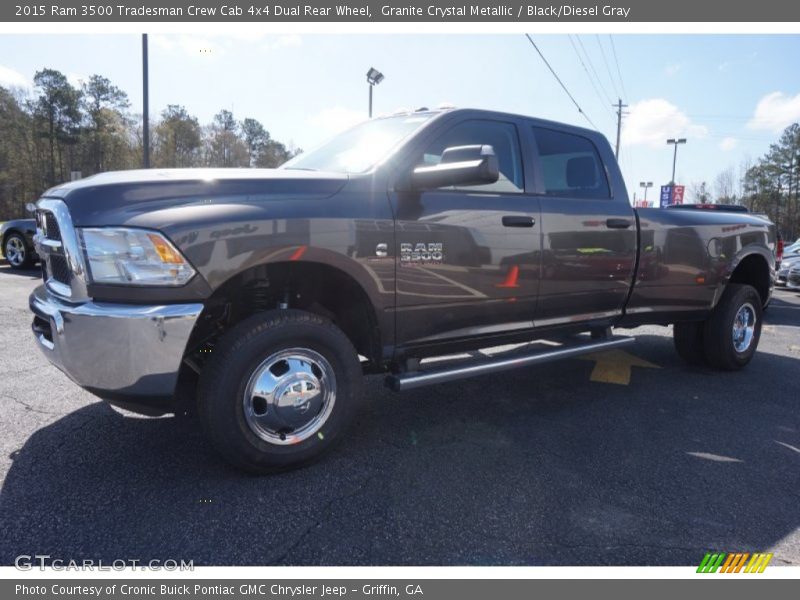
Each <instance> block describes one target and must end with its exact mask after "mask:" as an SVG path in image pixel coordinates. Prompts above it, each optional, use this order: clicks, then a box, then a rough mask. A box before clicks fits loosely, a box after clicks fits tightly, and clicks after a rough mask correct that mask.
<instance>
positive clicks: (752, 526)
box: [0, 336, 800, 565]
mask: <svg viewBox="0 0 800 600" xmlns="http://www.w3.org/2000/svg"><path fill="white" fill-rule="evenodd" d="M638 340H639V341H638V343H637V345H636V346H634V349H633V350H632V351H633V352H634V353H635V354H637V355H638V356H641V357H642V358H645V359H646V360H648V361H652V362H654V363H655V364H657V365H660V366H661V367H662V368H661V369H647V370H644V369H636V370H635V371H634V373H633V379H632V383H631V385H630V386H618V385H607V384H598V383H593V382H590V381H589V373H590V372H591V369H592V366H593V365H592V363H591V362H588V361H576V360H572V361H566V362H562V363H557V364H553V365H549V366H548V367H547V368H544V369H543V368H530V369H524V370H520V371H518V372H514V373H513V374H510V375H509V374H506V375H499V376H490V377H484V378H480V379H474V380H468V381H463V382H459V383H455V384H450V385H442V386H435V387H431V388H427V389H425V388H423V389H421V390H415V391H413V392H408V393H406V394H404V395H399V396H398V395H392V394H391V393H389V392H387V391H385V390H384V389H383V388H382V387H381V382H380V381H379V380H377V379H374V378H371V379H370V380H369V381H368V386H367V388H368V396H369V398H370V400H372V402H371V403H370V404H369V406H368V407H367V408H366V410H365V411H364V412H363V414H362V415H361V416H360V418H359V419H358V421H357V422H356V424H355V426H354V427H353V430H352V435H351V437H350V438H349V439H348V440H347V441H346V442H345V443H344V444H343V445H341V446H340V447H339V448H338V449H337V450H336V451H334V452H333V453H332V454H330V455H329V456H328V457H326V458H325V459H323V460H322V461H321V462H320V463H317V464H315V465H313V466H311V467H308V468H306V469H303V470H300V471H296V472H291V473H287V474H284V475H279V476H272V477H261V478H258V477H250V476H245V475H242V474H240V473H238V472H236V471H234V470H231V469H230V468H228V467H227V466H226V465H225V464H223V463H222V462H220V460H218V459H217V457H216V456H215V455H214V454H213V453H212V452H211V451H210V450H209V449H208V448H207V447H206V444H205V443H204V441H203V439H202V438H201V436H200V434H199V433H198V427H197V423H196V422H194V421H193V420H187V419H174V418H162V419H144V418H134V417H129V416H123V415H121V414H119V413H117V412H115V411H114V410H112V409H110V408H109V407H107V406H105V405H104V404H102V403H97V404H91V405H89V406H86V407H85V408H82V409H80V410H77V411H75V412H73V413H71V414H69V415H67V416H65V417H63V418H59V419H58V420H56V421H54V422H52V423H51V424H49V425H47V426H45V427H43V428H42V429H40V430H39V431H37V432H36V433H34V434H33V435H32V436H31V437H30V438H29V439H28V440H27V442H26V443H25V445H24V446H23V447H22V448H20V449H19V450H17V451H16V452H14V454H13V457H12V458H13V466H12V467H11V469H10V470H9V472H8V476H7V478H6V480H5V483H4V485H3V488H2V493H0V563H2V564H9V563H13V560H14V557H15V556H17V555H18V554H34V553H41V554H50V555H51V556H52V557H54V558H63V559H70V558H75V559H78V558H79V559H84V558H95V559H98V558H99V559H104V560H106V561H111V560H114V559H120V558H136V559H140V560H147V559H151V558H157V559H162V560H163V559H167V558H173V559H185V560H189V559H192V560H194V561H195V563H196V564H198V565H199V564H222V565H229V564H253V565H260V564H413V565H419V564H527V565H539V564H583V565H607V564H620V565H621V564H626V565H654V564H668V565H695V564H698V563H699V561H700V560H701V559H702V557H703V554H704V553H705V552H706V551H709V550H721V551H729V552H733V551H760V550H764V549H767V548H769V547H772V546H774V545H775V544H777V543H779V542H780V541H781V540H782V539H783V538H784V537H786V536H787V535H789V534H791V533H793V532H795V531H796V529H797V528H798V526H800V513H798V511H797V505H798V500H800V415H799V414H798V411H797V398H798V397H800V393H798V392H799V391H800V390H799V389H798V378H797V373H798V372H800V369H799V368H798V367H800V361H798V360H797V359H793V358H789V357H786V356H778V355H771V354H766V353H760V354H759V355H757V357H756V358H755V359H754V361H753V363H752V364H751V365H750V367H749V368H748V369H747V370H745V371H743V372H738V373H717V372H712V371H709V370H704V369H689V368H686V367H684V366H683V365H682V364H681V363H680V362H679V360H678V359H677V357H676V356H675V354H674V352H673V350H672V344H671V340H670V339H669V338H665V337H660V336H642V337H640V338H638ZM773 564H781V562H780V555H779V554H778V555H776V558H775V559H774V561H773Z"/></svg>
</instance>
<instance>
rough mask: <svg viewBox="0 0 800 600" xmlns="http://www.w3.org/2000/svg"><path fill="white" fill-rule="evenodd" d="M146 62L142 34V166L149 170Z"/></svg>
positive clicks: (148, 107)
mask: <svg viewBox="0 0 800 600" xmlns="http://www.w3.org/2000/svg"><path fill="white" fill-rule="evenodd" d="M147 63H148V61H147V34H146V33H143V34H142V102H143V107H142V144H143V146H144V152H143V155H142V166H143V167H144V168H145V169H149V168H150V85H149V82H148V80H149V68H148V64H147Z"/></svg>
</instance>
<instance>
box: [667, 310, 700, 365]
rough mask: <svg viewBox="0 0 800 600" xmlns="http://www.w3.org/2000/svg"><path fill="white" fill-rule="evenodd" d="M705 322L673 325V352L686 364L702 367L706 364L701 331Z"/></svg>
mask: <svg viewBox="0 0 800 600" xmlns="http://www.w3.org/2000/svg"><path fill="white" fill-rule="evenodd" d="M704 328H705V322H703V321H692V322H688V323H675V325H674V326H673V327H672V339H673V341H674V342H675V350H676V351H677V352H678V356H680V357H681V358H682V359H683V360H684V361H685V362H686V363H688V364H690V365H692V366H695V367H702V366H705V365H706V364H708V361H707V360H706V351H705V347H704V343H703V329H704Z"/></svg>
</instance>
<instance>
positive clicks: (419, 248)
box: [400, 242, 444, 265]
mask: <svg viewBox="0 0 800 600" xmlns="http://www.w3.org/2000/svg"><path fill="white" fill-rule="evenodd" d="M441 262H444V244H442V243H440V242H430V243H427V244H424V243H422V242H420V243H418V244H410V243H406V242H404V243H401V244H400V263H401V264H406V265H427V264H436V263H441Z"/></svg>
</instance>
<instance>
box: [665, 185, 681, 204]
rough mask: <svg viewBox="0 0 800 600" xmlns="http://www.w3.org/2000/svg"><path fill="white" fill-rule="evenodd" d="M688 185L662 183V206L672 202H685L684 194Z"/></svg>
mask: <svg viewBox="0 0 800 600" xmlns="http://www.w3.org/2000/svg"><path fill="white" fill-rule="evenodd" d="M685 191H686V186H683V185H662V186H661V208H664V207H665V206H669V205H670V204H683V194H684V192H685Z"/></svg>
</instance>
